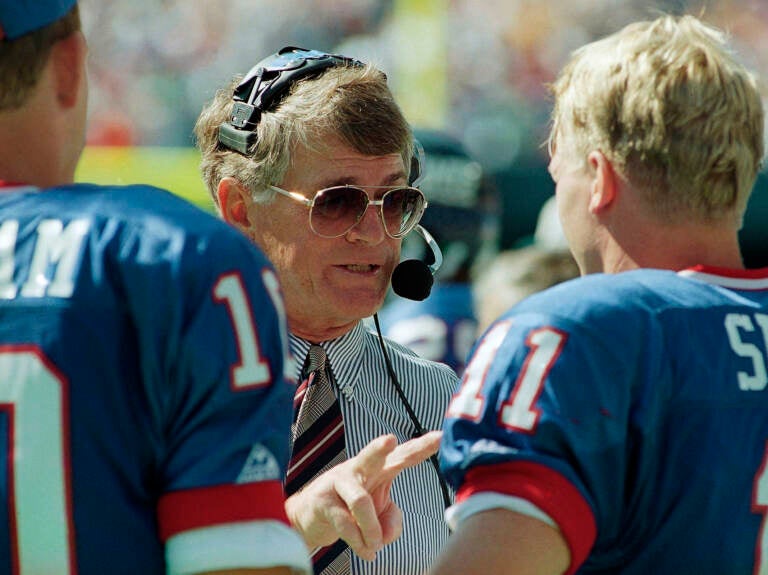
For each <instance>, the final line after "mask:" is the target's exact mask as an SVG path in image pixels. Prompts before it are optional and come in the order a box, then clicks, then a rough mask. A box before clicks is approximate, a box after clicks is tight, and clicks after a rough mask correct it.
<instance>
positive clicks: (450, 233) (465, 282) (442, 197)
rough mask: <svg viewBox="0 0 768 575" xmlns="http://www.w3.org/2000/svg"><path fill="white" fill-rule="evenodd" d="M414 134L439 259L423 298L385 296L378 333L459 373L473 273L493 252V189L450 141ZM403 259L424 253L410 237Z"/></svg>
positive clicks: (472, 328)
mask: <svg viewBox="0 0 768 575" xmlns="http://www.w3.org/2000/svg"><path fill="white" fill-rule="evenodd" d="M414 136H415V137H416V140H417V141H418V142H419V143H420V144H421V146H422V148H423V150H424V156H425V169H424V173H423V176H422V177H421V179H420V181H419V187H420V188H421V189H422V190H423V191H424V194H425V195H426V196H427V199H428V200H429V209H427V210H426V211H425V212H424V216H423V217H422V219H421V223H422V225H423V226H424V227H425V228H426V229H427V230H429V233H431V234H432V235H433V236H434V239H435V241H436V242H437V243H438V244H439V245H440V248H441V249H442V252H443V263H442V265H441V266H440V268H439V269H438V270H437V271H436V273H435V285H434V286H433V287H432V291H431V293H430V294H429V297H427V298H425V299H423V300H409V299H401V298H392V299H390V300H389V302H388V303H387V305H386V306H385V307H384V309H382V310H381V312H380V314H379V319H380V321H381V327H382V330H383V332H384V335H386V336H387V337H389V338H391V339H393V340H394V341H396V342H398V343H400V344H402V345H405V346H406V347H409V348H411V349H412V350H413V351H415V352H416V353H417V354H419V355H420V356H421V357H423V358H426V359H429V360H432V361H439V362H442V363H445V364H448V365H449V366H450V367H452V368H453V369H454V371H456V372H457V373H458V374H459V375H460V374H461V373H462V371H463V370H464V362H465V361H466V359H467V356H468V355H469V350H470V349H471V348H472V344H474V342H475V339H476V338H477V325H478V324H477V314H476V310H475V306H474V303H473V296H472V279H473V275H474V271H475V268H476V267H477V268H482V267H483V265H485V264H488V262H489V261H490V259H491V258H492V257H493V256H494V255H495V253H496V251H497V241H498V239H497V236H498V224H499V216H498V214H499V208H500V206H499V205H497V202H498V197H497V190H496V186H495V185H494V183H493V181H492V180H491V178H490V177H489V176H488V175H487V174H485V173H484V171H483V168H482V166H481V165H480V164H479V163H478V162H476V161H475V160H473V159H472V158H471V157H470V156H469V154H468V153H467V151H466V150H465V148H464V146H463V144H462V143H461V142H460V141H459V140H458V139H456V138H454V137H452V136H450V135H449V134H447V133H445V132H443V131H439V130H430V129H426V128H418V129H415V130H414ZM427 252H428V250H427ZM403 257H404V258H421V259H427V260H428V259H429V255H428V253H425V244H424V242H423V241H420V238H418V237H415V235H411V236H409V237H407V238H406V239H405V241H404V242H403Z"/></svg>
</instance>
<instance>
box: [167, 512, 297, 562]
mask: <svg viewBox="0 0 768 575" xmlns="http://www.w3.org/2000/svg"><path fill="white" fill-rule="evenodd" d="M165 557H166V563H167V565H168V575H191V574H194V573H201V572H205V571H217V570H223V569H238V568H240V569H244V568H266V567H278V566H286V567H289V568H292V569H293V570H294V571H295V572H296V573H299V574H302V575H305V574H306V575H310V574H311V573H312V563H311V562H310V560H309V552H308V550H307V547H306V545H305V544H304V540H303V539H302V538H301V536H300V535H299V534H298V533H297V532H296V531H294V530H293V529H291V528H290V527H288V526H287V525H285V524H284V523H281V522H280V521H273V520H269V521H259V522H244V523H232V524H227V525H217V526H214V527H206V528H201V529H193V530H190V531H184V532H181V533H179V534H177V535H174V536H172V537H171V538H170V539H168V541H167V542H166V546H165Z"/></svg>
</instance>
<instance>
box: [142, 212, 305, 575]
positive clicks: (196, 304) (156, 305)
mask: <svg viewBox="0 0 768 575" xmlns="http://www.w3.org/2000/svg"><path fill="white" fill-rule="evenodd" d="M224 225H225V224H222V226H220V227H216V228H214V230H213V232H212V233H211V231H210V230H208V232H209V233H207V234H201V235H199V236H192V235H189V234H186V235H184V234H182V235H180V236H178V237H175V238H171V239H169V240H167V241H164V242H162V244H155V245H154V246H152V249H151V250H150V249H149V248H145V249H147V250H148V254H147V258H150V259H151V258H154V259H155V260H159V261H160V262H161V263H160V264H158V265H157V266H156V268H157V269H155V270H154V271H153V273H152V274H151V275H154V277H153V278H150V279H147V277H146V276H147V274H138V275H137V276H136V278H127V281H129V282H131V281H133V282H134V283H133V285H132V286H131V289H130V290H129V291H130V293H131V294H133V300H132V305H133V310H132V313H133V315H134V316H135V318H136V324H137V330H138V334H139V335H138V337H139V342H140V343H139V345H141V346H142V347H143V353H142V354H141V357H144V358H146V359H145V365H143V366H142V373H143V375H144V392H145V394H146V399H147V402H148V404H149V407H150V410H149V411H150V413H151V414H152V419H153V421H152V427H151V428H152V429H153V430H154V433H155V434H156V441H155V445H156V450H157V452H156V461H157V466H158V475H159V477H160V479H159V482H160V485H159V486H158V488H159V490H160V492H161V494H162V495H161V497H160V503H159V508H158V522H159V529H160V533H161V536H162V539H163V540H164V541H165V542H166V543H167V547H166V553H167V556H168V557H167V560H168V564H169V569H170V570H171V571H170V572H179V573H184V572H188V571H185V568H184V565H198V566H199V565H205V566H206V568H207V569H209V570H215V569H222V568H231V567H267V566H271V565H289V566H292V567H294V568H296V569H300V570H303V569H306V568H307V567H308V565H309V563H308V556H307V551H306V549H305V547H304V544H303V542H302V541H301V539H300V538H299V536H298V535H297V534H296V533H295V532H293V531H292V530H291V529H290V528H289V523H288V520H287V517H286V515H285V511H284V494H283V489H282V478H283V477H284V474H285V468H286V464H287V458H288V438H289V429H290V419H291V413H292V399H293V390H294V382H293V381H292V380H291V379H290V375H289V374H292V373H293V372H294V370H293V367H292V359H291V357H290V355H289V352H288V342H287V326H286V320H285V313H284V310H283V304H282V299H281V295H280V288H279V284H278V281H277V277H276V275H275V272H274V270H273V269H272V267H271V266H270V264H269V263H268V262H267V260H266V259H265V258H264V257H263V255H261V253H260V252H259V251H258V250H256V249H255V247H253V246H252V245H251V243H250V241H248V240H247V239H246V238H244V237H242V239H241V238H240V235H239V233H238V232H236V231H235V230H231V233H230V228H228V227H226V229H225V228H224V227H223V226H224ZM223 534H225V535H223ZM254 534H258V536H257V537H254ZM225 542H226V545H225V544H224V543H225ZM223 550H226V552H224V551H223ZM277 550H279V551H280V552H279V553H278V552H277Z"/></svg>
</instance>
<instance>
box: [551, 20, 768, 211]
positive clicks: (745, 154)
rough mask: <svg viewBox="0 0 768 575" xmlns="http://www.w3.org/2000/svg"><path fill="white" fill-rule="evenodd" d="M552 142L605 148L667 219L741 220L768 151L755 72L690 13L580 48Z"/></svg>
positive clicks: (559, 83)
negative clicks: (745, 66) (738, 60)
mask: <svg viewBox="0 0 768 575" xmlns="http://www.w3.org/2000/svg"><path fill="white" fill-rule="evenodd" d="M552 91H553V93H554V96H555V107H554V111H553V116H552V120H553V122H552V131H551V133H550V143H551V144H554V145H555V146H557V145H560V140H561V138H562V137H565V140H564V141H565V142H570V144H571V145H570V148H569V151H573V152H575V153H576V154H578V155H580V156H582V157H583V158H585V159H586V156H587V154H588V153H589V152H590V151H592V150H600V151H601V152H602V153H603V154H605V156H606V157H607V158H608V159H609V160H610V161H611V163H612V164H613V165H614V167H615V168H617V169H618V170H619V172H620V173H621V174H622V175H623V176H624V177H626V178H627V179H628V180H629V181H630V182H631V183H632V184H633V186H635V187H636V188H637V189H638V190H640V192H641V193H642V194H644V196H643V198H644V200H645V201H646V202H647V205H649V206H651V207H652V208H653V210H654V213H655V214H656V215H657V216H658V217H659V218H661V219H662V220H663V221H669V222H677V221H680V220H681V219H685V220H688V221H691V220H695V221H698V222H704V223H706V222H714V221H727V220H728V221H732V222H733V223H734V224H736V225H740V223H741V218H742V216H743V213H744V210H745V209H746V205H747V200H748V198H749V195H750V193H751V191H752V188H753V186H754V182H755V179H756V177H757V173H758V172H759V170H760V167H761V163H762V158H763V146H764V142H763V129H764V125H763V121H764V120H763V114H764V112H763V106H762V100H761V95H760V90H759V88H758V85H757V80H756V78H755V77H754V75H753V74H752V73H750V72H749V71H748V70H747V69H746V68H744V67H743V66H742V65H740V64H739V63H738V62H737V61H736V59H735V57H734V56H733V55H732V54H731V52H730V51H729V50H728V48H727V45H726V39H725V35H724V34H723V32H721V31H720V30H718V29H716V28H714V27H712V26H710V25H707V24H705V23H703V22H701V21H700V20H698V19H697V18H694V17H693V16H680V17H675V16H668V15H665V16H662V17H660V18H658V19H656V20H654V21H651V22H638V23H634V24H630V25H628V26H626V27H625V28H623V29H622V30H621V31H619V32H617V33H615V34H613V35H611V36H609V37H607V38H605V39H603V40H600V41H597V42H593V43H591V44H588V45H586V46H584V47H582V48H580V49H579V50H577V51H575V52H574V53H573V55H572V57H571V60H570V62H569V63H568V64H567V65H566V67H565V68H564V69H563V71H562V72H561V74H560V76H559V77H558V79H557V80H556V82H555V83H554V84H553V86H552Z"/></svg>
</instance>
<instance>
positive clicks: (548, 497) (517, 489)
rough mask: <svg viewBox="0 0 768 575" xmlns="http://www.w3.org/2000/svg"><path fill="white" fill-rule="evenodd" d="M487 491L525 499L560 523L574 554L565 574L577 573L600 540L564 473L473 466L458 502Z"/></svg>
mask: <svg viewBox="0 0 768 575" xmlns="http://www.w3.org/2000/svg"><path fill="white" fill-rule="evenodd" d="M485 491H492V492H495V493H501V494H504V495H511V496H514V497H520V498H521V499H525V500H527V501H529V502H531V503H533V504H534V505H536V506H537V507H538V508H539V509H541V510H542V511H543V512H544V513H546V514H547V515H549V516H550V517H551V518H552V519H553V520H554V521H555V523H557V525H558V527H559V528H560V532H561V533H562V534H563V537H564V538H565V540H566V542H567V543H568V547H569V548H570V551H571V564H570V566H569V567H568V571H567V572H566V575H571V574H572V573H575V571H576V570H577V569H578V568H579V567H580V566H581V564H582V563H583V562H584V561H585V560H586V558H587V556H588V555H589V551H590V550H591V549H592V545H593V544H594V542H595V538H596V537H597V527H596V523H595V516H594V514H593V513H592V508H591V507H590V506H589V504H588V503H587V502H586V500H585V499H584V497H582V495H581V493H580V492H579V490H578V489H577V488H576V487H575V486H574V485H573V484H572V483H571V482H570V481H568V480H567V479H566V478H565V477H563V476H562V475H561V474H559V473H558V472H556V471H554V470H552V469H550V468H549V467H546V466H544V465H540V464H538V463H531V462H528V461H514V462H510V463H500V464H496V465H484V466H478V467H474V468H472V469H470V470H469V472H467V475H466V477H465V479H464V483H463V485H462V486H461V487H460V488H459V491H458V493H457V494H456V502H457V503H460V502H462V501H464V500H466V499H467V498H469V497H471V496H472V495H474V494H476V493H480V492H485Z"/></svg>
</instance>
